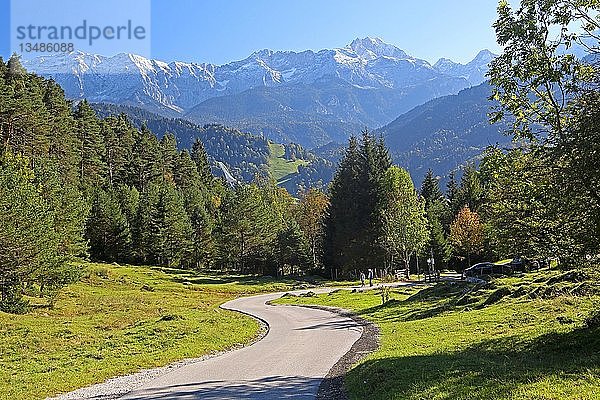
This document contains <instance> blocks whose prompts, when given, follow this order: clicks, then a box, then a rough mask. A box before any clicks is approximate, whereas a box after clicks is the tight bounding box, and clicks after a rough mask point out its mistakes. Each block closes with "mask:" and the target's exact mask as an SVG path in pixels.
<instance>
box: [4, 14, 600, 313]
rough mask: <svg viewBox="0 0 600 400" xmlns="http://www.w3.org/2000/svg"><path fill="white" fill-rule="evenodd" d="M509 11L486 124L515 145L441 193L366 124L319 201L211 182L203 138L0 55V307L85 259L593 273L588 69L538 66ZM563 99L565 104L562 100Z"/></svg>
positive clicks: (222, 266)
mask: <svg viewBox="0 0 600 400" xmlns="http://www.w3.org/2000/svg"><path fill="white" fill-rule="evenodd" d="M507 10H508V11H507ZM533 11H535V10H533ZM533 11H532V12H533ZM499 15H500V17H499V19H498V21H497V23H496V30H497V32H499V36H498V37H499V40H501V41H503V42H504V44H505V45H506V48H505V53H504V54H503V55H502V56H500V57H498V58H496V59H495V60H494V61H492V63H491V66H490V72H489V77H490V78H491V84H492V85H493V87H494V92H493V100H495V101H496V102H498V104H500V106H499V107H498V108H497V109H496V110H495V112H494V113H493V114H492V120H493V121H492V122H494V121H510V122H511V123H512V124H513V127H512V134H513V136H514V137H515V139H516V140H517V143H518V145H517V146H515V148H513V149H510V150H505V149H501V148H497V147H493V146H492V147H490V148H489V149H488V150H487V151H486V152H485V154H483V155H482V159H481V162H480V163H479V164H478V165H476V164H468V165H466V166H464V168H462V169H461V170H459V171H455V172H452V173H451V174H450V176H449V179H448V182H447V184H446V187H444V188H440V184H439V178H438V177H436V176H434V174H433V172H432V171H431V170H430V171H429V172H428V173H427V175H426V176H425V179H424V181H423V182H422V183H421V184H420V185H417V186H415V184H414V182H413V181H412V179H411V177H410V174H409V173H408V172H407V171H406V170H404V169H402V168H401V167H400V166H394V165H392V162H391V158H390V155H389V153H388V150H387V148H386V145H385V142H384V139H383V138H382V137H377V136H374V135H372V134H370V133H369V132H368V131H364V132H362V133H360V134H358V135H357V136H355V137H352V138H350V140H349V142H348V146H347V148H346V150H345V153H344V155H343V157H342V159H341V160H340V162H339V164H338V167H337V171H336V173H335V176H334V179H333V181H332V183H331V184H330V186H329V188H328V189H327V190H326V191H325V192H322V191H319V190H316V189H309V190H305V191H303V192H301V193H298V194H296V193H293V194H290V193H288V192H287V191H286V190H285V189H284V188H281V187H278V186H277V185H276V183H275V181H274V180H273V179H272V177H271V176H270V175H269V173H268V171H261V170H255V173H254V176H253V177H252V178H251V179H247V182H246V183H240V184H235V185H233V186H230V185H229V184H227V183H226V182H225V181H224V180H222V179H220V178H215V177H214V176H213V175H212V174H211V165H210V163H209V157H208V155H207V152H206V151H205V148H204V146H203V144H202V141H201V140H199V139H198V138H197V139H196V140H195V141H194V142H193V143H190V144H189V145H188V146H187V148H185V147H186V146H183V147H184V149H183V150H180V149H179V148H178V143H177V140H176V138H175V136H173V135H171V134H165V135H164V136H162V138H161V139H158V137H157V136H156V135H155V134H154V133H153V132H152V131H150V130H149V129H148V127H147V126H146V125H145V124H143V123H142V124H141V127H140V128H137V127H136V125H134V124H133V123H132V122H131V121H130V120H129V119H128V117H127V116H125V115H124V114H120V115H108V114H107V115H106V116H105V117H104V118H99V117H98V116H97V115H96V113H95V111H94V110H93V108H92V107H91V106H90V104H88V102H86V101H85V100H84V101H81V102H78V103H73V102H71V101H68V100H67V99H66V98H65V96H64V93H63V90H62V89H61V87H60V86H58V85H57V84H56V83H55V82H54V81H52V80H49V79H45V78H42V77H39V76H36V75H34V74H30V73H28V72H27V71H26V70H25V69H24V68H23V67H22V66H21V63H20V61H19V58H18V57H17V56H13V57H11V58H10V59H9V60H8V61H7V62H4V61H0V139H1V145H0V273H1V274H0V279H1V280H0V290H1V300H0V308H1V309H2V310H4V311H12V312H20V311H24V310H26V309H27V303H26V302H25V301H24V300H23V295H24V294H32V293H33V294H37V295H40V296H44V297H47V298H48V301H49V302H50V303H52V301H53V299H54V298H55V296H56V294H57V293H58V290H59V289H60V288H61V287H63V286H64V285H66V284H68V283H70V282H73V281H75V280H77V279H78V278H79V276H80V275H81V273H82V268H81V267H80V262H79V261H78V260H82V259H92V260H101V261H106V262H117V263H131V264H147V265H160V266H167V267H180V268H187V269H196V270H202V269H207V270H208V269H211V270H220V271H235V272H239V273H251V274H263V275H272V276H280V275H286V274H298V273H302V274H304V273H316V274H322V275H326V276H330V277H336V278H337V277H342V276H349V275H352V274H354V275H356V271H358V270H365V269H367V268H376V269H379V270H383V271H387V272H388V273H391V272H392V271H394V270H398V269H404V270H405V271H406V274H407V275H409V274H410V273H411V272H412V273H415V272H420V271H421V270H423V269H425V268H430V267H429V266H428V264H427V262H426V261H425V260H426V259H428V258H433V259H434V260H435V266H436V268H437V269H438V270H439V269H446V268H449V269H454V270H458V271H460V270H462V269H464V268H465V267H467V266H469V265H471V264H472V263H474V262H476V261H481V260H493V259H506V258H509V257H510V258H512V257H519V256H524V257H527V258H529V259H532V260H536V261H537V262H538V263H539V264H544V263H550V262H555V263H560V265H563V266H567V267H573V266H575V267H577V266H583V265H586V264H594V263H595V262H597V258H598V254H600V211H599V210H600V195H599V193H600V190H599V187H600V175H599V169H598V146H599V145H600V138H599V137H598V134H599V133H598V132H600V129H599V128H600V127H599V122H598V121H600V118H599V114H600V107H599V105H600V99H599V94H598V90H597V89H596V87H597V82H598V78H597V75H596V73H595V69H594V68H592V67H591V66H590V64H589V63H588V62H582V61H579V60H577V59H576V58H573V57H570V56H568V55H557V54H556V51H555V50H556V47H555V46H556V44H547V43H545V42H544V41H543V40H541V43H542V44H543V45H542V47H541V48H540V54H542V55H543V57H542V58H540V57H541V56H539V55H534V54H529V53H526V54H524V53H522V52H520V50H519V49H521V48H523V47H524V46H527V45H529V44H531V41H532V40H533V39H532V37H531V36H527V35H526V34H524V33H523V32H524V31H522V30H519V29H516V28H514V27H515V26H526V25H527V24H528V23H529V17H527V16H520V17H519V18H517V17H515V16H513V15H512V14H511V13H510V9H504V8H502V7H500V8H499ZM535 34H536V35H538V36H539V37H540V38H543V37H544V31H543V29H541V30H540V31H539V32H536V33H535ZM534 36H535V35H534ZM565 40H567V39H565ZM538 45H539V44H538ZM553 46H554V47H553ZM538 56H539V57H538ZM558 63H560V65H561V67H560V69H559V70H558V71H557V70H552V69H548V68H547V67H548V66H552V65H559V64H558ZM515 65H522V67H519V68H520V69H518V70H515V68H516V67H515ZM517 82H518V83H519V84H517ZM540 85H542V86H543V85H545V87H547V88H548V90H547V91H546V92H539V90H538V88H539V87H540ZM558 89H560V90H561V91H562V93H568V96H566V97H565V99H568V102H566V103H565V101H566V100H563V103H564V104H563V103H561V104H559V103H558V102H557V101H556V98H555V97H556V95H557V94H556V93H558ZM532 92H533V93H537V94H538V95H539V97H538V98H537V100H536V101H532V100H531V98H532ZM138 122H139V121H138ZM138 126H139V125H138ZM223 137H224V136H222V137H221V139H220V140H221V141H222V139H223Z"/></svg>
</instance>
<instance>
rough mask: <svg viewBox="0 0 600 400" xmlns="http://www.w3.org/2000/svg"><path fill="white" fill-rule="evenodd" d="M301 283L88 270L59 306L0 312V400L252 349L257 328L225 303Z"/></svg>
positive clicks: (22, 399)
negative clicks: (227, 351) (20, 312)
mask: <svg viewBox="0 0 600 400" xmlns="http://www.w3.org/2000/svg"><path fill="white" fill-rule="evenodd" d="M296 284H298V282H294V281H291V280H289V281H281V280H279V281H275V280H273V279H269V278H252V277H240V276H225V277H216V276H204V275H195V274H193V273H190V272H189V271H181V270H174V269H164V268H149V267H130V266H116V265H107V264H89V265H87V272H86V275H85V277H84V278H83V279H82V280H81V281H80V282H78V283H76V284H73V285H70V286H68V287H67V288H65V289H64V290H63V291H62V292H61V293H60V295H59V298H58V300H57V302H56V305H55V307H54V308H53V309H50V308H47V307H44V305H42V304H40V305H39V306H38V307H34V308H33V310H32V311H31V312H29V313H28V314H25V315H11V314H6V313H2V312H0V399H2V400H5V399H6V400H8V399H10V400H34V399H43V398H45V397H46V396H50V395H55V394H58V393H62V392H66V391H70V390H73V389H76V388H79V387H83V386H87V385H89V384H93V383H98V382H102V381H104V380H106V379H107V378H110V377H113V376H118V375H122V374H126V373H131V372H135V371H138V370H140V369H144V368H151V367H156V366H163V365H166V364H168V363H171V362H173V361H177V360H181V359H184V358H190V357H198V356H201V355H205V354H208V353H211V352H216V351H220V350H225V349H228V348H231V347H232V346H235V345H237V344H240V343H247V342H249V341H251V340H253V338H255V337H256V335H257V333H258V331H259V325H258V323H257V322H256V321H255V320H254V319H252V318H250V317H247V316H244V315H241V314H239V313H235V312H230V311H226V310H222V309H219V308H218V306H219V305H220V304H222V303H224V302H226V301H228V300H230V299H233V298H235V297H238V296H242V295H249V294H253V293H258V292H266V291H277V290H287V289H290V288H292V287H294V285H296ZM31 301H32V303H35V301H36V299H31ZM223 332H228V334H227V335H223Z"/></svg>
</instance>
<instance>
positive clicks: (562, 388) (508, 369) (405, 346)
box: [276, 271, 600, 400]
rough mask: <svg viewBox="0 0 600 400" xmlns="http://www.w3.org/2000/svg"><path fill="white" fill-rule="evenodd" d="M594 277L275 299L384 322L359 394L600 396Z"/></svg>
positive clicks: (557, 275)
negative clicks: (590, 320) (386, 295)
mask: <svg viewBox="0 0 600 400" xmlns="http://www.w3.org/2000/svg"><path fill="white" fill-rule="evenodd" d="M595 282H597V280H595V279H592V278H591V277H589V276H585V274H579V273H577V272H575V273H570V272H567V273H563V272H560V271H542V272H539V273H533V274H526V275H524V276H523V277H512V278H504V279H496V280H495V281H493V282H492V284H490V285H488V286H485V287H481V286H474V285H473V284H469V283H465V282H457V283H450V282H446V283H440V284H439V285H437V286H420V287H414V288H402V289H395V290H393V291H392V298H393V300H392V301H390V302H389V303H387V304H386V305H385V306H382V305H381V297H380V296H379V293H378V292H377V291H373V292H364V293H360V292H359V293H350V292H348V291H338V292H335V293H332V294H329V295H320V296H318V297H309V298H306V297H292V296H288V297H285V298H282V299H280V300H277V301H276V303H286V304H320V305H326V306H334V307H342V308H347V309H351V310H354V311H356V312H357V313H358V314H359V315H361V316H363V317H365V318H367V319H368V320H371V321H373V322H374V323H376V324H377V325H379V327H380V329H381V333H382V338H381V339H382V340H381V348H380V349H379V350H378V351H376V352H375V353H373V354H372V355H370V356H368V357H367V358H366V359H365V360H363V361H362V362H360V363H359V364H358V366H356V367H354V368H353V369H352V370H351V371H350V373H349V374H348V376H347V378H346V383H347V386H348V388H349V390H350V392H351V395H352V398H354V399H366V398H368V399H375V400H376V399H413V400H417V399H438V400H441V399H447V400H450V399H452V400H455V399H464V400H467V399H531V400H533V399H536V400H540V399H545V400H548V399H556V400H563V399H573V400H575V399H577V400H582V399H589V400H592V399H598V398H600V328H598V327H595V328H589V327H587V326H586V322H585V320H586V318H587V317H588V316H589V315H590V312H591V310H592V309H593V308H596V309H598V306H599V304H600V296H598V286H597V283H595Z"/></svg>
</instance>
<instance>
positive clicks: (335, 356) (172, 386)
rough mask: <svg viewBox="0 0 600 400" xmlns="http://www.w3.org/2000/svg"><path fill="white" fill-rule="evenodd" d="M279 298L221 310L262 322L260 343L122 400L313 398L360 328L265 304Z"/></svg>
mask: <svg viewBox="0 0 600 400" xmlns="http://www.w3.org/2000/svg"><path fill="white" fill-rule="evenodd" d="M280 295H281V294H267V295H261V296H254V297H246V298H240V299H236V300H233V301H230V302H228V303H226V304H224V305H223V308H227V309H230V310H235V311H241V312H243V313H246V314H250V315H253V316H255V317H258V318H260V319H262V320H264V321H266V322H267V324H268V325H269V331H268V333H267V335H266V336H265V337H264V338H263V339H262V340H260V341H258V342H256V343H255V344H253V345H251V346H248V347H245V348H242V349H239V350H235V351H232V352H229V353H226V354H224V355H221V356H219V357H215V358H211V359H208V360H206V361H202V362H198V363H195V364H191V365H187V366H184V367H181V368H179V369H177V370H175V371H173V372H170V373H168V374H166V375H162V376H160V377H159V378H157V379H155V380H153V381H150V382H148V383H146V384H145V385H144V386H142V387H140V388H137V389H136V390H134V391H133V392H130V393H129V394H127V395H126V396H125V397H122V399H128V400H129V399H131V400H133V399H157V400H158V399H161V400H163V399H170V400H188V399H207V400H213V399H214V400H216V399H219V400H221V399H261V400H263V399H264V400H270V399H278V400H279V399H314V398H315V396H316V394H317V391H318V388H319V385H320V383H321V381H322V380H323V378H324V377H325V376H326V375H327V373H328V372H329V370H330V369H331V367H333V365H334V364H335V363H336V362H337V361H338V360H339V359H340V358H341V357H342V356H343V355H344V354H346V352H348V350H350V348H351V347H352V345H353V344H354V342H355V341H356V340H358V338H359V337H360V335H361V333H362V327H360V326H359V325H358V324H357V323H356V322H354V321H352V320H351V319H349V318H346V317H343V316H340V315H337V314H334V313H331V312H328V311H323V310H317V309H310V308H302V307H290V306H269V305H266V304H265V303H266V302H267V301H269V300H272V299H276V298H278V297H279V296H280ZM223 334H225V335H226V334H227V332H223Z"/></svg>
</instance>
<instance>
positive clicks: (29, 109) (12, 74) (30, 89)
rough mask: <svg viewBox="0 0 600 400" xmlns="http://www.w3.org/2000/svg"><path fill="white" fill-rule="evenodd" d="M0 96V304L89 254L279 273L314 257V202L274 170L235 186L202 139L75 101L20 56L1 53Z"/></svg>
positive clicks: (49, 285)
mask: <svg viewBox="0 0 600 400" xmlns="http://www.w3.org/2000/svg"><path fill="white" fill-rule="evenodd" d="M0 95H1V96H2V98H1V99H0V115H1V116H2V118H1V131H0V132H1V134H2V135H1V139H2V141H1V144H2V147H1V148H0V150H1V152H0V166H1V169H0V204H1V207H0V221H2V223H1V224H0V243H2V246H0V260H1V262H0V267H1V269H2V275H1V277H2V281H1V285H0V286H1V289H2V292H1V294H2V297H1V301H0V305H1V308H2V309H3V310H8V311H20V310H24V309H26V307H27V304H26V302H24V301H22V296H23V294H26V293H27V294H29V295H38V296H39V295H42V296H46V297H48V298H50V300H52V298H53V296H54V295H55V294H56V292H57V290H58V289H59V288H60V287H61V286H63V285H65V284H67V283H69V282H72V281H74V280H76V279H78V277H79V276H80V274H81V273H82V271H81V269H80V267H79V266H78V264H77V263H76V262H74V261H75V260H76V259H77V258H81V257H90V258H92V259H99V260H105V261H117V262H130V263H144V264H158V265H165V266H182V267H187V268H208V267H210V268H225V269H235V270H237V271H243V272H246V273H247V272H261V273H266V272H268V273H270V274H273V275H276V274H278V273H282V272H285V268H284V267H285V266H286V265H287V266H302V267H304V268H311V267H312V268H314V267H315V265H314V263H311V262H310V261H309V258H308V255H309V252H310V245H308V244H307V240H308V239H307V238H306V236H305V234H304V232H305V231H307V228H305V229H304V231H302V230H301V229H300V225H299V222H296V220H298V221H301V222H302V223H304V221H306V220H307V218H305V216H303V214H302V213H303V212H304V211H305V212H313V211H312V210H311V209H310V208H306V207H304V208H303V206H302V205H303V204H304V202H305V201H304V200H301V201H300V202H296V201H294V200H293V198H292V197H291V196H290V195H289V194H288V193H287V192H286V191H285V189H281V188H277V187H276V186H275V185H274V183H273V182H272V181H270V180H269V179H268V178H267V177H264V178H261V177H260V174H259V175H258V176H257V177H256V181H255V183H252V184H244V185H241V186H238V187H236V188H235V189H231V188H229V187H227V186H226V185H224V183H223V182H222V181H221V180H219V179H215V178H214V177H213V175H212V174H211V170H210V167H209V162H208V157H207V155H206V151H205V149H204V146H203V145H202V142H201V141H199V140H196V141H195V142H194V143H193V144H192V146H191V148H187V149H183V150H179V149H178V146H177V141H176V138H175V136H173V135H171V134H164V135H163V136H162V138H161V139H159V138H158V137H157V136H156V135H155V134H154V133H152V132H151V131H150V130H149V129H148V127H147V126H146V125H143V126H142V127H141V128H140V129H138V128H137V127H136V126H135V125H134V124H133V123H132V122H131V121H130V120H129V119H128V118H127V117H125V116H124V115H120V116H118V117H115V116H110V117H106V118H104V119H100V118H98V117H97V116H96V114H95V112H94V111H93V109H92V108H91V106H90V105H89V104H88V103H87V102H86V101H82V102H80V103H79V104H78V105H77V107H76V108H75V109H73V108H72V104H71V103H70V102H69V101H67V100H66V99H65V97H64V94H63V91H62V89H61V88H60V87H59V86H58V85H57V84H56V83H54V82H53V81H51V80H47V79H44V78H41V77H38V76H36V75H33V74H28V73H27V72H26V71H25V70H24V69H23V68H22V67H21V65H20V62H19V60H18V58H17V57H13V58H11V59H10V60H9V61H8V62H7V63H4V62H0ZM211 129H213V131H219V130H222V129H223V128H220V127H219V128H206V129H205V132H211ZM229 133H230V134H229V135H228V136H231V132H229ZM207 135H210V133H207ZM215 140H216V141H220V142H222V143H223V145H224V146H227V145H228V143H225V139H223V138H222V137H221V138H218V139H215ZM210 142H211V141H209V143H210ZM224 148H225V147H224ZM231 153H233V151H232V152H231ZM308 198H310V197H308ZM303 210H304V211H303ZM314 223H318V221H316V222H314ZM313 252H314V244H313Z"/></svg>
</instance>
